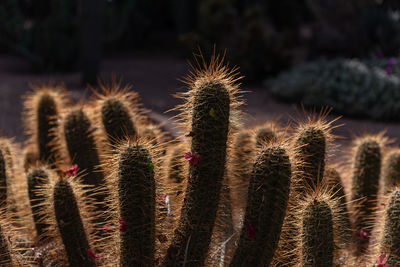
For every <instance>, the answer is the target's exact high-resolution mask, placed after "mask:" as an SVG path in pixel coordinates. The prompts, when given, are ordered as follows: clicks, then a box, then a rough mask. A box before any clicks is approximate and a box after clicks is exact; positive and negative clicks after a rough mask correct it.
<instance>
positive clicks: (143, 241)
mask: <svg viewBox="0 0 400 267" xmlns="http://www.w3.org/2000/svg"><path fill="white" fill-rule="evenodd" d="M118 177H119V179H118V194H119V206H120V207H119V210H120V224H121V227H126V229H121V227H120V229H121V232H120V239H121V241H120V243H121V248H120V252H121V253H120V266H154V265H155V262H154V251H155V247H154V246H155V208H156V204H155V202H156V195H155V190H156V189H155V180H154V165H153V162H152V159H151V156H150V153H149V151H148V149H147V148H146V147H145V146H144V145H143V144H141V143H140V142H139V143H136V144H129V143H128V144H126V145H125V146H122V149H121V152H120V155H119V165H118Z"/></svg>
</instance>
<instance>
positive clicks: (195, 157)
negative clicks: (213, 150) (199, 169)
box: [184, 152, 203, 166]
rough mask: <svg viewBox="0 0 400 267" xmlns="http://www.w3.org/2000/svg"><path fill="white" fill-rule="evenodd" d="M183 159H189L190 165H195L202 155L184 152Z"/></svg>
mask: <svg viewBox="0 0 400 267" xmlns="http://www.w3.org/2000/svg"><path fill="white" fill-rule="evenodd" d="M184 157H185V159H186V160H187V161H189V163H190V165H192V166H195V165H197V163H199V160H200V159H202V158H203V157H202V156H200V155H199V154H193V153H192V152H186V153H185V155H184Z"/></svg>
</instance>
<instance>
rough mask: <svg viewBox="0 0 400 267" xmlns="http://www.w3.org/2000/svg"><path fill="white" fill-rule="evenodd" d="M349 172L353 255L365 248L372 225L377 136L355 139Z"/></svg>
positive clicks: (378, 158) (378, 167)
mask: <svg viewBox="0 0 400 267" xmlns="http://www.w3.org/2000/svg"><path fill="white" fill-rule="evenodd" d="M352 171H353V179H352V189H351V200H352V203H353V212H354V213H353V215H352V217H353V242H354V245H355V246H354V254H355V255H356V256H359V255H361V254H363V253H364V252H365V251H366V249H367V247H368V244H369V239H370V233H371V231H372V228H373V225H372V223H371V221H373V220H372V216H373V215H374V211H375V208H376V201H377V194H378V187H379V176H380V172H381V147H380V140H379V136H366V137H363V138H359V139H357V141H356V146H355V155H354V162H353V170H352Z"/></svg>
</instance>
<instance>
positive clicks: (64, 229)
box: [53, 179, 96, 267]
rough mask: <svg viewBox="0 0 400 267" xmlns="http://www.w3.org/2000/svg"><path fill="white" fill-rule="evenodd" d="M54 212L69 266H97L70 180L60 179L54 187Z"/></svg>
mask: <svg viewBox="0 0 400 267" xmlns="http://www.w3.org/2000/svg"><path fill="white" fill-rule="evenodd" d="M53 201H54V213H55V218H56V221H57V226H58V230H59V232H60V235H61V238H62V241H63V243H64V248H65V251H66V254H67V258H68V262H69V266H83V267H92V266H96V264H95V260H94V259H93V258H92V257H90V255H89V253H88V251H89V250H90V247H89V241H88V237H87V234H86V232H85V229H84V226H83V222H82V218H81V214H80V212H79V208H78V203H77V200H76V196H75V194H74V191H73V189H72V187H71V185H70V183H69V182H68V180H64V179H63V180H59V181H57V183H56V184H55V185H54V189H53Z"/></svg>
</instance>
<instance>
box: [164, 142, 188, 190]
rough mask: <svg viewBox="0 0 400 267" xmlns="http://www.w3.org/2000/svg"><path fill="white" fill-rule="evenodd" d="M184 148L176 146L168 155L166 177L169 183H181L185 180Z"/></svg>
mask: <svg viewBox="0 0 400 267" xmlns="http://www.w3.org/2000/svg"><path fill="white" fill-rule="evenodd" d="M184 154H185V150H184V148H183V147H182V146H176V147H174V148H173V149H172V153H171V155H169V162H168V167H167V171H168V173H167V177H168V182H169V183H176V184H181V183H182V182H183V181H184V180H185V167H186V166H185V165H186V164H185V159H184V157H183V155H184Z"/></svg>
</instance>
